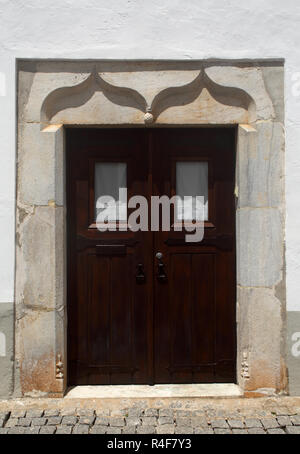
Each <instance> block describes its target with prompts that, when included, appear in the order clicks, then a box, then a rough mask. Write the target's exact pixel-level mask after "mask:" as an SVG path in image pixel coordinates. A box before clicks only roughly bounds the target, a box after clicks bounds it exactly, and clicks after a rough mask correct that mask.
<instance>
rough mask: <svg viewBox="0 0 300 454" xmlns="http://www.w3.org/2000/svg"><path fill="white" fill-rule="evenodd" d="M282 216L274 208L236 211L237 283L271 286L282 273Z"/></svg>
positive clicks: (248, 285) (278, 280) (276, 282)
mask: <svg viewBox="0 0 300 454" xmlns="http://www.w3.org/2000/svg"><path fill="white" fill-rule="evenodd" d="M283 241H284V238H283V219H282V215H281V212H280V210H278V209H276V208H259V209H257V208H243V209H240V210H238V211H237V244H238V249H237V283H238V284H239V285H241V286H244V287H272V286H274V285H276V284H278V283H279V282H280V281H281V279H282V276H283V258H284V244H283Z"/></svg>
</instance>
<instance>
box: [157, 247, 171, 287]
mask: <svg viewBox="0 0 300 454" xmlns="http://www.w3.org/2000/svg"><path fill="white" fill-rule="evenodd" d="M162 257H163V255H162V253H161V252H157V254H156V258H157V259H158V270H157V271H158V272H157V275H156V277H157V280H158V281H159V282H166V281H167V279H168V278H167V275H166V272H165V265H164V263H163V262H162Z"/></svg>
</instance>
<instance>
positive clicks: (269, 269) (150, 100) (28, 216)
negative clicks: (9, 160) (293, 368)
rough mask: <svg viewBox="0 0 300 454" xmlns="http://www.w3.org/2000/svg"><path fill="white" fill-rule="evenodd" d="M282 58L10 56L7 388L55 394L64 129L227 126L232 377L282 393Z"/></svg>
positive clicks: (252, 388) (62, 353)
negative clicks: (11, 252)
mask: <svg viewBox="0 0 300 454" xmlns="http://www.w3.org/2000/svg"><path fill="white" fill-rule="evenodd" d="M283 99H284V93H283V63H282V61H243V62H234V61H178V62H176V61H172V62H168V61H151V62H150V61H145V62H135V61H127V62H124V61H41V60H38V61H28V60H20V61H18V155H17V162H18V168H17V214H16V216H17V224H16V360H17V361H16V364H17V366H16V374H15V377H16V386H17V388H16V389H20V394H21V395H23V396H28V395H49V396H62V395H63V394H64V392H65V390H66V376H67V370H66V363H67V362H66V326H67V312H66V272H67V270H66V232H65V218H66V205H65V192H66V191H65V161H64V158H65V155H64V126H66V125H68V126H71V125H76V126H78V125H84V126H91V127H92V126H97V127H101V126H106V127H107V126H110V127H114V126H118V127H120V126H123V127H131V126H135V127H159V126H162V125H163V126H172V125H174V126H182V127H184V126H187V125H188V126H194V127H201V126H211V127H213V126H218V125H231V126H232V125H237V126H238V141H237V163H236V190H235V193H236V222H237V245H236V246H237V295H238V296H237V341H238V351H237V371H238V374H237V382H238V384H239V385H240V386H241V388H242V389H243V390H244V392H245V394H246V393H251V394H253V393H256V394H263V393H267V394H272V393H274V392H280V391H285V390H286V386H287V381H286V366H285V360H286V358H285V339H284V330H285V268H284V266H285V265H284V222H285V200H284V118H283V116H284V106H283Z"/></svg>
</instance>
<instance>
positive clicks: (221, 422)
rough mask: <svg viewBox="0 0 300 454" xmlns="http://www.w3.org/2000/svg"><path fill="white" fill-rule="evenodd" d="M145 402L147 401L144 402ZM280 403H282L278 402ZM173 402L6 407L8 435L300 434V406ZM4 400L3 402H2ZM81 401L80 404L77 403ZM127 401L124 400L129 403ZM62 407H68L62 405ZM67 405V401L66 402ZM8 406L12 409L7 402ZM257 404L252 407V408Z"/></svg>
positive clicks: (2, 421) (3, 418)
mask: <svg viewBox="0 0 300 454" xmlns="http://www.w3.org/2000/svg"><path fill="white" fill-rule="evenodd" d="M143 402H144V401H143ZM275 403H276V402H275ZM175 404H176V402H172V403H171V404H169V405H168V406H165V407H163V408H162V406H163V403H162V404H161V401H157V402H156V405H157V406H156V407H155V406H153V402H152V405H151V406H149V407H147V403H145V404H144V403H143V404H141V402H139V403H138V404H133V405H132V406H130V405H128V404H127V403H126V405H128V407H127V408H123V407H120V408H116V406H115V407H114V408H107V409H106V408H104V409H103V408H102V409H93V408H86V409H85V408H76V406H75V405H74V407H72V408H71V407H69V405H68V408H57V409H51V408H49V409H47V408H45V409H43V408H33V407H34V405H33V404H31V405H30V408H29V409H26V408H24V409H18V408H13V407H11V409H9V410H5V411H0V426H2V427H0V435H2V434H45V435H52V434H57V435H59V434H72V433H73V434H115V435H122V434H124V435H126V434H128V435H130V434H162V435H163V434H166V435H174V434H175V435H177V434H178V435H181V434H182V435H192V434H199V435H201V434H216V435H219V434H233V435H236V434H237V435H244V434H250V435H263V434H270V435H276V434H300V410H296V411H295V410H293V409H289V408H287V409H280V408H276V407H274V408H273V407H271V406H270V405H268V406H267V405H266V406H265V408H264V409H262V408H259V409H257V410H255V409H250V410H249V408H248V407H247V406H245V408H244V410H239V409H237V410H236V411H233V410H232V411H228V412H226V410H221V409H220V408H219V409H218V408H217V405H216V408H213V407H212V406H209V405H207V406H206V407H204V406H203V407H202V408H201V409H198V410H197V409H193V410H191V409H189V408H184V407H185V405H186V406H187V407H188V406H189V405H190V403H187V404H185V403H181V407H179V403H178V404H176V405H175ZM0 405H1V401H0ZM77 405H78V403H77ZM123 405H124V403H123ZM60 406H63V404H61V405H60ZM66 406H67V405H66ZM5 408H8V406H7V407H5ZM251 408H252V407H251Z"/></svg>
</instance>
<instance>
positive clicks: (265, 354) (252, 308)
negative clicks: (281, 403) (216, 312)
mask: <svg viewBox="0 0 300 454" xmlns="http://www.w3.org/2000/svg"><path fill="white" fill-rule="evenodd" d="M238 299H239V305H240V320H239V327H238V330H239V334H240V345H239V352H238V357H239V361H240V363H241V362H242V361H243V360H245V362H246V363H247V364H246V366H247V367H248V371H249V378H247V377H246V378H245V377H242V379H243V380H244V386H245V390H246V391H254V390H258V389H269V390H273V391H274V392H275V391H280V387H281V361H280V357H281V341H282V339H281V334H282V329H283V326H282V319H281V303H280V301H279V300H278V299H277V298H276V297H275V295H274V290H273V289H266V288H239V292H238ZM243 355H245V358H243ZM242 372H243V370H241V368H240V374H242ZM239 379H241V377H239Z"/></svg>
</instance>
